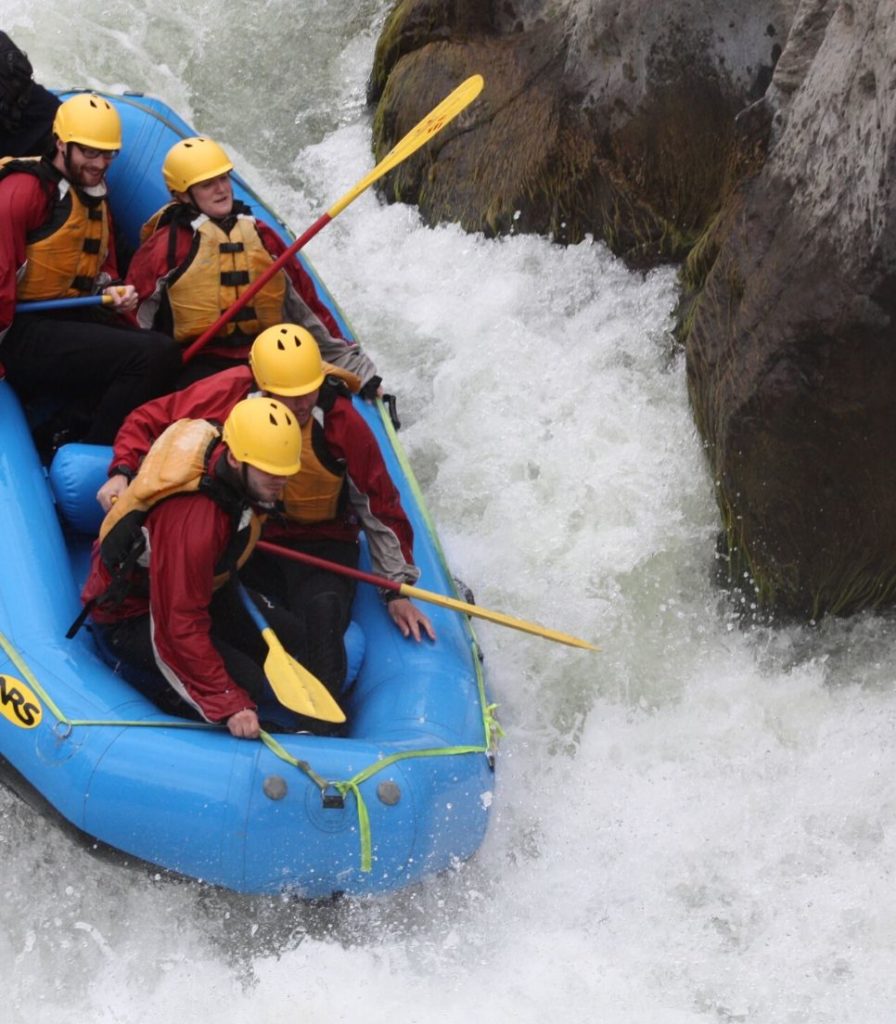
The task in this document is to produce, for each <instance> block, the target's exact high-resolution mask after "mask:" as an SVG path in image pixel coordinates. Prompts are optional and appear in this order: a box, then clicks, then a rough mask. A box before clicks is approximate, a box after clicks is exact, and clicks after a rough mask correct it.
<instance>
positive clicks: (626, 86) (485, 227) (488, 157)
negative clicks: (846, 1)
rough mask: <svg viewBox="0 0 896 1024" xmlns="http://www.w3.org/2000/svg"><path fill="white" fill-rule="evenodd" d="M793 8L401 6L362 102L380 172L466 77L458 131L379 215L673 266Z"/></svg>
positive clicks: (426, 154)
mask: <svg viewBox="0 0 896 1024" xmlns="http://www.w3.org/2000/svg"><path fill="white" fill-rule="evenodd" d="M795 4H796V0H751V3H750V5H749V6H750V7H751V8H753V10H752V12H751V16H750V18H749V19H747V18H745V17H744V15H742V14H733V15H727V14H725V15H724V16H723V15H721V14H720V13H719V9H721V8H724V7H730V6H732V5H731V4H726V3H725V2H724V0H663V2H662V3H656V2H655V0H618V2H614V3H603V2H600V0H400V2H399V3H397V4H396V5H395V7H394V8H393V10H392V12H391V14H390V16H389V18H388V20H387V23H386V25H385V27H384V29H383V33H382V35H381V37H380V41H379V46H378V48H377V53H376V58H375V61H374V68H373V72H372V75H371V83H370V90H369V98H370V100H371V101H379V107H378V110H377V116H376V119H375V124H374V149H375V152H376V154H377V156H379V157H381V156H383V155H385V153H386V152H387V150H388V149H389V148H390V147H391V146H392V145H393V144H394V143H395V142H396V141H397V140H398V139H399V138H400V137H401V135H402V134H403V133H404V132H406V131H408V130H410V128H412V127H413V126H414V124H416V123H417V121H419V120H420V119H421V118H422V117H424V116H425V115H426V113H427V111H429V110H430V109H432V107H433V106H435V104H436V103H437V102H438V100H439V99H441V97H442V96H444V95H445V94H446V93H447V92H449V91H450V89H451V88H453V87H454V86H455V85H457V83H458V82H460V81H461V80H462V79H463V78H465V77H466V76H467V75H470V74H473V73H474V72H480V73H482V74H483V75H484V76H485V79H486V87H485V90H484V92H483V94H482V96H481V97H480V99H479V100H477V102H476V104H475V106H474V107H472V108H470V110H469V112H468V113H467V114H466V115H465V116H464V117H463V119H462V120H461V121H460V123H459V124H458V125H457V126H456V127H455V126H452V127H451V128H449V129H446V131H445V132H444V133H443V134H442V135H440V136H439V137H438V138H437V140H435V141H434V142H433V144H431V145H429V146H427V147H426V148H425V149H424V150H422V151H421V153H420V155H419V156H417V157H415V158H414V159H412V160H409V161H407V162H406V163H405V164H403V165H401V167H400V168H399V169H398V170H397V171H396V172H394V173H393V174H392V175H390V177H389V179H388V182H387V184H386V195H387V197H388V198H389V199H398V200H401V201H404V202H415V203H417V204H418V205H419V207H420V210H421V212H422V214H423V216H424V217H425V218H426V219H427V220H428V221H429V222H431V223H436V222H438V221H440V220H452V221H457V222H459V223H460V224H462V225H463V226H464V227H466V228H467V229H468V230H471V231H483V232H485V233H486V234H501V233H507V232H509V231H521V232H537V233H540V234H548V235H550V236H552V237H553V238H555V239H556V240H557V241H559V242H577V241H580V240H581V239H582V238H583V237H584V236H585V235H586V234H593V235H596V236H598V237H602V238H605V239H606V240H607V241H608V243H609V244H610V245H611V246H612V248H613V249H614V251H616V252H617V253H620V254H621V255H623V256H624V257H625V258H626V259H627V260H628V261H629V263H631V264H633V265H642V266H650V265H652V264H654V263H656V262H657V261H658V260H661V259H681V258H683V257H684V256H685V255H686V254H687V253H688V252H689V251H690V249H691V247H692V246H693V244H694V242H695V240H696V238H697V237H698V236H699V234H700V232H701V231H702V230H703V228H704V227H705V225H706V223H707V222H708V220H709V218H710V217H711V215H712V214H713V212H714V211H715V210H716V209H717V206H718V201H719V195H720V193H721V192H722V191H723V189H724V187H725V182H726V180H727V177H728V175H729V172H730V166H729V165H730V161H731V159H732V155H733V153H734V150H735V132H734V115H735V114H736V113H737V112H738V111H739V110H741V109H742V108H743V107H745V106H747V104H749V103H750V102H752V101H753V100H755V99H757V98H758V97H759V96H761V95H762V94H763V92H764V91H765V89H766V87H767V85H768V82H769V79H770V77H771V72H772V67H773V66H774V62H775V60H776V59H777V56H778V54H779V53H780V50H781V45H782V40H783V39H784V38H785V37H786V33H787V29H788V26H789V22H790V18H791V16H792V8H794V7H795Z"/></svg>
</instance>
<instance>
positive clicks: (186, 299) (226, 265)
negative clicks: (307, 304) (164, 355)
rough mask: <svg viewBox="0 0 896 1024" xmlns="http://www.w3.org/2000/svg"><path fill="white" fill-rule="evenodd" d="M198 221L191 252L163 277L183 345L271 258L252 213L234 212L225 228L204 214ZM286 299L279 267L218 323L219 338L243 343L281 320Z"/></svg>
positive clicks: (177, 337) (175, 329) (230, 302)
mask: <svg viewBox="0 0 896 1024" xmlns="http://www.w3.org/2000/svg"><path fill="white" fill-rule="evenodd" d="M200 220H201V222H197V223H198V227H197V228H195V236H194V239H193V248H192V250H191V252H190V255H189V256H188V257H187V259H186V260H185V261H184V262H183V263H182V264H181V265H180V266H179V267H178V268H177V269H176V270H175V271H173V273H172V274H171V275H170V276H169V278H168V281H167V292H168V303H169V305H170V307H171V317H172V322H173V331H172V333H173V335H174V338H175V340H176V341H179V342H181V343H182V344H187V343H189V342H191V341H193V340H194V339H196V338H197V337H198V336H199V335H200V334H202V332H203V331H204V330H206V328H208V327H210V326H211V325H212V324H213V323H214V322H215V321H216V320H217V319H218V317H219V316H220V315H221V314H222V313H223V312H224V311H225V310H227V309H229V308H230V307H231V306H232V305H233V304H234V302H236V300H237V299H238V298H239V297H240V295H241V294H242V293H243V291H245V289H246V288H248V286H249V285H250V284H251V283H252V282H253V281H255V280H256V279H257V278H258V277H260V275H261V274H262V273H263V272H264V271H265V270H267V268H268V267H269V266H270V265H271V264H272V263H273V262H274V261H273V258H272V257H271V254H270V253H269V252H268V251H267V249H265V247H264V245H263V244H262V241H261V238H260V236H259V234H258V231H257V229H256V227H255V218H254V217H250V216H247V215H244V214H241V215H239V216H238V217H237V218H236V222H235V223H234V225H233V227H232V228H231V230H230V232H229V233H228V232H225V231H224V230H222V228H221V227H220V226H219V225H218V224H217V223H215V222H214V221H212V220H209V219H208V218H207V217H203V218H201V219H200ZM285 300H286V279H285V278H284V275H283V273H282V272H281V273H277V274H274V276H273V277H272V278H271V279H270V281H268V282H267V283H266V284H265V285H264V286H263V287H262V288H260V289H259V290H258V291H257V292H256V293H255V295H254V296H253V298H252V301H251V302H250V303H248V304H247V305H245V306H244V307H243V308H242V309H241V310H240V311H239V312H238V313H237V314H236V315H235V316H234V317H233V318H232V319H231V320H229V321H228V322H227V324H225V326H224V327H222V328H221V332H220V334H219V335H218V337H219V338H224V339H226V338H227V337H229V336H230V335H234V334H235V335H236V338H235V339H234V340H235V341H237V340H241V341H243V342H244V341H245V338H246V337H249V338H254V337H255V335H256V334H258V333H259V332H261V331H263V330H264V329H265V328H266V327H272V326H273V325H274V324H277V323H279V322H280V321H281V320H282V319H283V304H284V302H285Z"/></svg>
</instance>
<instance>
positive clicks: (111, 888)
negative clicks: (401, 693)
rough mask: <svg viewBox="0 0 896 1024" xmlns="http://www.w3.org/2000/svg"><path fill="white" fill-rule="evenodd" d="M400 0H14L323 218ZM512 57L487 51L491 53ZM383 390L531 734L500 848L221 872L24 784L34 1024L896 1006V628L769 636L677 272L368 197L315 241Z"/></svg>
mask: <svg viewBox="0 0 896 1024" xmlns="http://www.w3.org/2000/svg"><path fill="white" fill-rule="evenodd" d="M389 7H390V4H389V3H387V2H386V0H268V2H265V3H263V4H250V5H248V6H247V5H245V4H235V3H233V0H218V2H216V3H212V2H210V0H202V2H199V3H195V4H192V5H186V4H178V3H175V2H173V0H157V2H155V3H154V4H153V5H152V7H151V9H149V8H148V7H147V6H146V5H142V4H136V3H133V2H126V0H104V2H99V0H82V3H80V4H79V5H77V6H75V7H74V8H73V7H72V5H70V4H65V3H62V2H60V0H41V2H40V3H37V2H36V0H15V2H13V0H0V13H2V16H3V19H2V22H0V24H2V27H3V28H4V29H5V30H6V31H7V32H9V34H10V35H11V36H12V38H13V39H14V40H15V41H16V42H17V43H18V44H19V45H20V46H21V47H22V48H23V49H24V50H26V51H27V53H28V54H29V57H30V58H31V60H32V63H33V64H34V66H35V69H36V77H37V78H38V80H39V81H41V82H42V83H43V84H45V85H47V86H48V87H54V88H55V87H60V88H64V87H82V86H90V87H94V88H101V89H104V90H109V91H123V90H125V89H130V90H137V91H142V92H145V93H148V94H153V95H158V96H161V97H162V98H163V99H165V100H166V101H167V102H168V103H170V104H171V105H172V106H173V107H174V108H175V109H176V110H178V111H179V112H180V113H181V114H182V115H183V116H184V117H185V118H186V119H187V120H188V121H189V122H190V123H192V124H193V125H194V126H195V127H196V128H197V130H199V131H202V132H205V133H207V134H209V135H211V136H212V137H213V138H216V139H218V140H219V141H220V142H222V143H223V144H224V145H225V146H226V147H227V149H228V150H229V152H230V153H231V155H232V157H233V158H234V160H235V162H236V164H237V166H238V169H239V170H240V171H241V172H242V173H243V174H244V176H245V177H246V178H247V179H248V180H249V182H250V183H251V184H252V185H253V187H254V188H255V189H256V191H257V192H258V193H259V194H260V195H261V196H263V197H264V198H265V199H266V200H267V202H268V203H269V204H270V206H271V207H272V208H273V209H274V210H276V211H277V212H278V213H279V214H280V216H281V217H282V218H283V219H284V220H285V221H286V222H287V223H288V224H289V225H290V226H291V227H292V229H293V230H294V231H295V232H296V234H298V233H300V232H301V231H302V230H304V229H305V228H306V227H308V226H309V225H310V224H311V223H313V222H314V220H316V219H317V217H318V216H319V215H320V214H321V213H322V212H323V211H324V210H326V209H327V208H328V207H329V206H330V205H331V204H332V203H333V202H335V200H336V199H338V198H339V197H341V196H342V195H343V194H344V193H345V192H346V191H347V190H348V189H349V188H350V187H351V186H352V185H353V184H354V183H355V182H356V181H358V180H360V179H361V178H362V177H363V176H364V174H365V173H366V172H367V171H368V170H369V169H370V168H371V167H372V166H373V160H372V157H371V153H370V112H369V111H368V110H367V108H366V107H365V103H364V93H365V84H366V78H367V75H368V73H369V70H370V66H371V61H372V55H373V48H374V45H375V42H376V38H377V35H378V32H379V29H380V27H381V25H382V23H383V19H384V18H385V16H386V13H387V11H388V9H389ZM484 72H485V74H486V77H487V73H488V72H487V69H484ZM306 252H307V255H308V256H309V257H310V259H311V260H312V262H313V263H314V265H315V267H316V268H317V270H318V271H319V272H320V274H321V276H322V278H323V279H324V280H325V281H326V282H327V284H328V286H329V288H330V289H331V290H332V292H333V294H334V295H335V297H336V299H337V301H338V302H339V303H340V306H341V307H342V309H343V311H344V313H345V314H346V316H347V317H348V319H349V321H350V322H351V323H352V325H353V326H354V328H355V330H356V331H357V333H358V335H359V337H360V338H361V340H362V341H363V342H364V344H365V345H366V346H367V348H368V349H369V351H370V352H371V354H372V355H373V356H374V358H375V360H376V362H377V363H378V366H379V367H380V370H381V372H382V374H383V377H384V378H385V382H386V386H387V388H388V389H389V390H390V391H394V392H395V393H397V395H398V396H399V401H400V412H401V414H402V419H403V421H404V426H403V429H402V431H401V439H402V442H403V444H404V447H405V449H406V450H407V452H408V455H409V458H410V461H411V464H412V466H413V468H414V471H415V473H416V475H417V477H418V480H419V481H420V484H421V487H422V490H423V493H424V496H425V499H426V502H427V505H428V507H429V510H430V512H431V514H432V516H433V519H434V520H435V522H436V524H437V527H438V530H439V534H440V537H441V539H442V542H443V545H444V547H445V550H446V554H447V557H448V560H449V563H450V565H451V567H452V570H453V571H454V573H455V574H456V575H457V576H458V577H460V578H462V579H463V580H464V581H465V582H466V583H467V584H468V585H469V586H470V587H471V588H472V589H473V591H474V593H475V595H476V599H477V601H478V602H479V603H480V604H481V605H483V606H485V607H488V608H493V609H497V610H501V611H504V612H507V613H508V614H511V615H514V616H519V617H521V618H527V619H531V620H535V621H537V622H540V623H543V624H544V625H547V626H553V627H554V628H557V629H560V630H563V631H565V632H569V633H573V634H576V635H579V636H583V637H586V638H588V639H590V640H593V641H594V642H596V643H599V644H600V645H601V647H602V652H601V653H599V654H591V653H587V652H583V651H579V650H572V649H569V648H566V647H561V646H558V645H556V644H553V643H549V642H547V641H545V640H543V639H540V638H536V637H530V636H527V635H525V634H522V633H519V632H516V631H512V630H509V629H503V628H501V627H499V626H497V625H491V624H485V623H481V624H479V625H478V626H477V634H478V636H479V638H480V640H481V643H482V645H483V647H484V650H485V655H486V671H487V678H488V683H489V687H490V691H491V696H492V698H493V699H494V701H495V702H496V703H497V704H498V705H499V711H498V714H499V718H500V720H501V722H502V725H503V727H504V730H505V733H506V736H505V738H504V740H503V742H502V745H501V750H500V754H499V761H498V776H497V785H496V792H495V802H494V807H493V815H492V821H491V825H490V830H489V833H488V836H487V838H486V841H485V843H484V845H483V847H482V849H481V850H480V852H479V853H478V855H477V856H476V857H475V858H474V859H473V860H472V861H471V862H470V863H467V864H462V865H460V864H459V865H457V867H456V869H455V870H453V871H452V872H449V873H448V874H447V875H444V876H441V877H438V878H434V879H431V880H429V881H428V882H426V883H425V884H422V885H420V886H418V887H415V888H413V889H410V890H407V891H404V892H400V893H397V894H392V895H389V896H384V897H379V898H376V899H369V900H341V901H337V902H334V903H327V904H323V905H312V906H308V905H303V904H299V903H296V902H293V901H289V900H285V899H266V898H249V897H240V896H235V895H231V894H226V893H220V892H210V891H209V890H207V889H205V888H203V887H202V886H201V885H198V884H196V883H190V882H172V881H170V880H167V879H162V878H160V877H158V876H156V875H154V874H153V873H151V872H147V871H145V870H143V869H137V868H133V867H127V866H123V865H121V864H120V863H118V862H110V861H108V860H105V859H101V858H98V857H97V856H96V855H95V854H93V853H91V852H90V851H89V850H85V849H84V848H83V847H81V846H79V845H78V844H76V843H75V842H73V841H72V840H71V839H70V838H68V837H67V836H66V835H64V834H62V833H61V832H60V831H59V830H58V829H57V828H56V827H55V826H54V825H52V824H51V823H50V822H48V821H46V820H44V819H42V818H41V817H39V816H37V815H36V814H35V813H34V812H32V811H31V810H30V809H29V808H28V807H26V806H25V805H23V804H22V803H21V802H20V801H18V800H17V799H16V798H15V797H13V796H12V795H11V794H9V793H7V792H5V791H2V792H0V863H2V880H0V889H2V903H0V962H2V963H3V965H4V989H5V995H4V999H3V1003H4V1007H3V1010H2V1011H0V1012H2V1019H3V1020H4V1021H7V1022H9V1024H63V1022H87V1021H90V1022H91V1024H149V1022H153V1024H174V1022H179V1021H192V1020H208V1019H214V1020H215V1021H216V1022H217V1024H237V1022H239V1024H244V1022H246V1021H258V1022H262V1021H263V1022H273V1021H283V1022H285V1021H302V1022H303V1024H337V1022H348V1024H354V1022H364V1024H441V1022H449V1021H450V1022H454V1021H465V1022H470V1024H474V1022H475V1024H480V1022H482V1024H485V1022H493V1021H496V1022H503V1021H513V1022H514V1024H536V1022H537V1024H542V1022H545V1021H553V1020H560V1021H567V1022H571V1024H585V1022H590V1021H600V1022H602V1024H647V1022H649V1024H714V1022H731V1021H737V1022H750V1024H753V1022H755V1024H759V1022H762V1024H765V1022H781V1024H853V1022H854V1024H877V1022H880V1024H884V1022H892V1021H893V1019H894V1016H896V981H894V977H896V975H894V972H893V969H892V968H893V955H894V939H896V901H894V897H893V878H892V873H893V853H894V845H896V794H894V788H893V782H892V777H893V761H894V754H893V750H894V739H896V656H894V652H893V647H894V638H896V628H894V623H893V621H892V620H891V619H889V618H886V617H882V616H873V615H864V616H860V617H857V618H854V619H852V620H849V621H845V622H823V623H821V624H819V625H815V626H804V627H787V628H781V627H779V628H770V627H768V626H764V625H761V624H753V625H745V624H744V619H743V617H742V616H741V615H740V614H739V610H738V609H737V608H736V607H735V606H734V605H733V603H732V602H731V600H730V599H729V598H728V597H727V596H726V595H725V594H724V593H722V592H721V591H720V590H719V589H718V588H717V587H716V585H715V583H714V582H713V578H714V566H715V543H716V533H717V531H718V526H719V519H718V515H717V512H716V508H715V504H714V500H713V481H712V479H711V477H710V475H709V473H708V470H707V467H706V462H705V459H704V455H703V452H702V449H701V444H700V440H699V438H698V436H697V434H696V431H695V429H694V425H693V420H692V417H691V414H690V410H689V407H688V401H687V395H686V387H685V372H684V360H683V357H682V355H681V354H680V353H678V352H676V351H675V349H674V347H673V346H672V345H671V343H670V337H669V333H668V332H669V329H670V327H671V317H672V311H673V309H674V306H675V301H676V279H675V271H674V269H672V268H666V269H660V270H657V271H654V272H651V273H649V274H646V275H644V274H635V273H631V272H629V271H628V270H627V269H626V268H625V267H624V266H623V265H622V264H621V263H620V262H619V261H618V260H616V259H615V258H614V257H613V256H612V255H611V254H610V253H609V252H608V251H607V250H606V249H605V248H604V246H603V245H601V244H598V243H595V242H592V241H590V240H589V241H585V242H583V243H581V244H579V245H576V246H572V247H569V248H565V249H564V248H560V247H557V246H554V245H552V244H551V243H550V241H549V240H546V239H543V238H533V237H510V238H505V239H500V240H486V239H484V238H481V237H478V236H471V235H467V234H464V233H463V232H461V231H460V230H459V229H457V228H456V227H454V226H443V227H439V228H437V229H435V230H431V229H428V228H425V227H423V226H422V225H421V223H420V220H419V217H418V215H417V212H416V210H415V209H414V208H411V207H406V206H399V205H396V206H391V207H388V206H384V205H381V204H380V202H379V201H378V199H377V197H376V195H375V194H374V193H373V191H372V190H371V191H370V192H367V193H365V194H364V195H362V196H361V197H360V198H359V199H358V200H357V201H356V202H355V203H353V204H352V205H351V206H350V207H348V208H347V209H346V210H345V211H344V212H343V213H342V214H340V216H339V217H338V218H337V219H336V220H335V221H334V222H333V223H332V224H331V225H330V226H328V227H327V228H326V229H325V230H324V231H323V232H321V234H320V235H318V236H317V238H315V239H314V241H313V242H312V243H311V244H310V245H309V247H308V249H307V250H306Z"/></svg>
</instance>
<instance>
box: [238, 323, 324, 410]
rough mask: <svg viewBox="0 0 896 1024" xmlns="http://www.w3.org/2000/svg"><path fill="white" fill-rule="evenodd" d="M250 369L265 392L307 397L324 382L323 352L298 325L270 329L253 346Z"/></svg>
mask: <svg viewBox="0 0 896 1024" xmlns="http://www.w3.org/2000/svg"><path fill="white" fill-rule="evenodd" d="M249 366H250V367H251V368H252V373H253V374H254V376H255V382H256V384H258V386H259V387H260V388H261V390H262V391H268V392H270V393H271V394H272V395H288V396H290V397H292V396H297V395H307V394H310V392H312V391H314V389H315V388H319V387H320V386H321V384H323V382H324V367H323V363H322V362H321V358H320V349H319V348H318V347H317V342H316V341H315V340H314V337H313V336H312V334H311V332H310V331H306V330H305V328H304V327H297V326H296V325H295V324H275V325H274V326H273V327H268V328H267V329H266V330H264V331H262V332H261V334H259V335H258V337H257V338H256V339H255V341H254V342H253V343H252V348H251V350H250V352H249Z"/></svg>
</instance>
